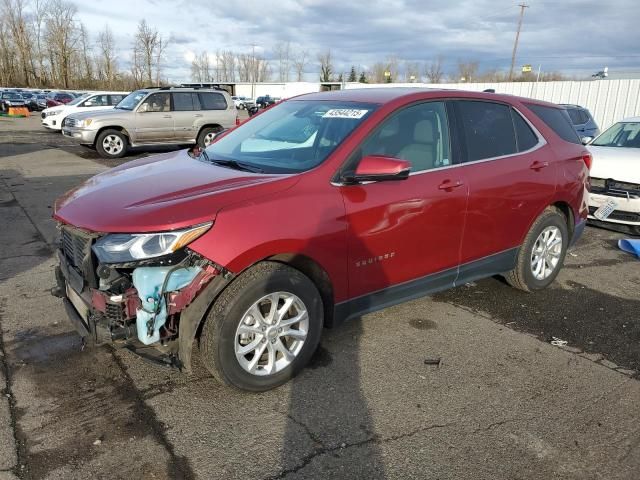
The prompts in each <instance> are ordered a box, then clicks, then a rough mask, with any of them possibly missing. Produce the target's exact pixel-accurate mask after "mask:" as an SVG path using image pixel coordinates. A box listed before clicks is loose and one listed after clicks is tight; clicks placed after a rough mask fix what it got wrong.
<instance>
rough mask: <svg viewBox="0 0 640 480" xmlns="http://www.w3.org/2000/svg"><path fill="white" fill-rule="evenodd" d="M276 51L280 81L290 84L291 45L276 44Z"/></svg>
mask: <svg viewBox="0 0 640 480" xmlns="http://www.w3.org/2000/svg"><path fill="white" fill-rule="evenodd" d="M274 51H275V54H276V57H277V59H278V80H279V81H280V82H288V81H289V73H290V71H291V45H290V44H289V42H280V43H278V44H276V46H275V48H274Z"/></svg>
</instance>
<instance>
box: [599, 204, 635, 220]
mask: <svg viewBox="0 0 640 480" xmlns="http://www.w3.org/2000/svg"><path fill="white" fill-rule="evenodd" d="M597 209H598V207H589V215H593V214H594V213H595V212H596V210H597ZM607 220H619V221H621V222H640V213H633V212H624V211H622V210H614V211H613V212H611V215H609V216H608V217H607Z"/></svg>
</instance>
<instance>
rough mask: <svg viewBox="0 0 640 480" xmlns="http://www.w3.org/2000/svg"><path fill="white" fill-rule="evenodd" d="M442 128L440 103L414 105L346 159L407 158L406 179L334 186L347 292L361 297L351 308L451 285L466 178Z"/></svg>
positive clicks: (443, 113) (442, 105)
mask: <svg viewBox="0 0 640 480" xmlns="http://www.w3.org/2000/svg"><path fill="white" fill-rule="evenodd" d="M449 133H450V128H449V121H448V114H447V108H446V105H445V102H442V101H433V102H424V103H419V104H415V105H412V106H408V107H404V108H402V109H400V110H399V111H397V112H395V113H394V114H392V115H390V116H389V117H387V119H386V120H385V121H384V122H382V124H381V125H379V126H378V127H377V128H376V130H374V131H373V132H372V134H371V135H370V136H369V137H368V138H367V139H366V140H365V141H364V142H363V143H362V144H361V146H360V147H359V148H358V149H357V150H356V151H355V152H354V154H353V155H352V158H350V160H349V165H350V167H349V168H355V166H356V165H357V163H358V161H359V159H361V158H362V157H363V156H365V155H386V156H391V157H395V158H401V159H405V160H409V161H410V162H411V164H412V167H411V174H410V176H409V178H408V179H407V180H402V181H388V182H373V183H367V184H359V185H344V186H341V187H339V188H340V190H341V193H342V196H343V198H344V203H345V208H346V215H347V216H346V218H347V222H348V245H349V293H350V296H351V297H360V296H363V297H362V299H361V300H362V301H361V303H362V302H364V303H363V304H362V305H359V308H355V310H356V311H362V310H367V309H368V308H369V307H374V306H381V305H388V304H392V303H397V301H399V300H401V299H406V298H410V297H412V296H418V295H422V294H424V293H425V292H426V291H429V290H435V289H439V288H445V287H448V286H451V285H452V284H453V281H454V279H455V276H456V269H457V265H458V261H459V252H460V241H461V238H462V232H463V227H464V217H465V210H466V202H467V185H466V179H465V178H464V175H463V171H462V169H461V168H460V166H459V165H455V164H454V161H453V158H452V154H451V141H450V135H449ZM367 294H373V296H367ZM358 301H360V300H358ZM368 302H369V304H367V303H368Z"/></svg>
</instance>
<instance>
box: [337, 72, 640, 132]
mask: <svg viewBox="0 0 640 480" xmlns="http://www.w3.org/2000/svg"><path fill="white" fill-rule="evenodd" d="M382 86H385V87H394V86H396V87H397V86H407V87H416V86H418V87H437V88H452V89H460V90H473V91H482V90H486V89H488V88H493V89H495V91H496V93H506V94H510V95H518V96H521V97H530V98H537V99H539V100H545V101H548V102H553V103H572V104H575V105H581V106H583V107H586V108H588V109H589V111H590V112H591V114H592V115H593V117H594V118H595V120H596V122H597V123H598V126H599V127H600V129H601V130H604V129H605V128H607V127H609V126H611V125H612V124H613V123H615V122H617V121H619V120H622V119H623V118H626V117H633V116H640V80H638V79H624V80H592V81H584V82H512V83H442V84H426V83H418V84H416V83H403V84H398V83H391V84H389V83H387V84H377V85H373V84H362V83H360V84H355V83H348V84H347V85H345V87H346V88H362V87H365V88H366V87H382Z"/></svg>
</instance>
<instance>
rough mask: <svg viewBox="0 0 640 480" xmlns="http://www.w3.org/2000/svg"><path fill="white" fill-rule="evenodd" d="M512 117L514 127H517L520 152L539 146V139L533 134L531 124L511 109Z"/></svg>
mask: <svg viewBox="0 0 640 480" xmlns="http://www.w3.org/2000/svg"><path fill="white" fill-rule="evenodd" d="M511 115H512V116H513V126H514V127H516V139H517V141H518V151H519V152H524V151H526V150H529V149H531V148H533V147H535V146H536V145H537V144H538V137H537V136H536V134H535V133H533V130H531V127H530V126H529V124H528V123H527V122H526V121H525V120H524V118H522V116H520V114H519V113H518V112H516V111H515V110H513V109H511Z"/></svg>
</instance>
